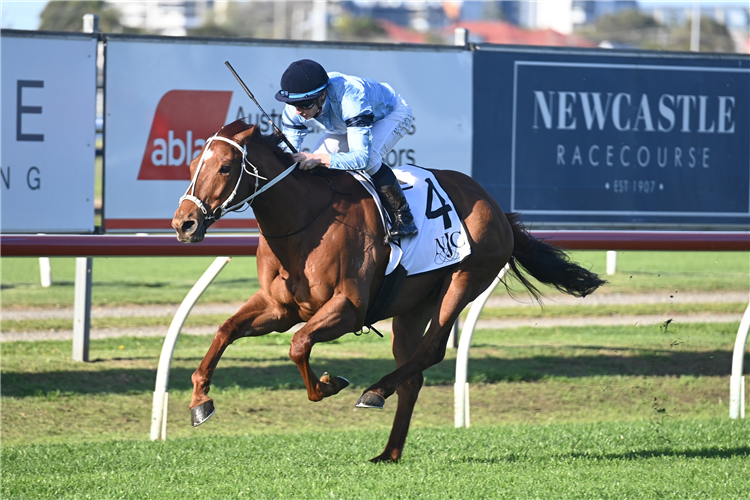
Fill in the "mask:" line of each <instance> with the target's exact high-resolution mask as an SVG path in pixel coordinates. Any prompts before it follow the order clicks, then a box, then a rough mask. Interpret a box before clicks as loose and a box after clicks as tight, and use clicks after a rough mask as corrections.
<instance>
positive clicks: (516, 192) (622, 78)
mask: <svg viewBox="0 0 750 500" xmlns="http://www.w3.org/2000/svg"><path fill="white" fill-rule="evenodd" d="M603 52H604V51H598V53H597V52H594V53H591V52H589V54H590V56H589V57H580V56H577V57H576V56H575V55H571V54H565V53H561V52H560V51H558V52H553V51H548V52H546V53H545V52H544V51H537V52H535V53H529V54H520V55H519V54H512V55H511V54H508V53H492V54H491V55H492V56H494V57H492V59H491V60H490V58H489V57H488V56H487V54H486V53H485V54H483V57H479V59H478V62H475V64H477V66H478V67H476V68H475V77H476V73H477V72H478V73H480V74H482V75H483V78H482V79H481V80H479V81H477V80H475V95H481V94H483V92H484V91H483V90H481V89H480V90H479V91H477V88H478V87H480V88H481V87H482V86H484V85H487V82H486V79H485V78H484V73H483V72H488V73H489V72H495V73H497V74H498V76H494V75H493V78H495V79H496V80H497V81H501V82H502V83H500V85H501V88H502V89H503V90H505V92H503V93H502V97H501V98H498V99H496V100H495V105H496V106H497V107H498V108H499V109H501V110H503V111H505V112H499V113H494V114H493V117H492V118H491V119H489V120H488V119H487V118H485V121H487V122H490V121H492V122H494V126H489V125H484V124H481V125H480V124H479V123H478V122H477V120H482V118H480V117H479V111H478V109H475V116H476V117H478V118H477V120H475V127H474V131H475V144H477V141H476V136H477V133H479V134H480V135H485V134H486V135H487V136H490V135H492V134H495V135H497V136H499V135H502V136H503V139H500V141H501V143H502V144H504V145H507V149H502V150H501V152H502V153H505V154H507V156H505V158H506V159H507V163H506V164H504V165H503V167H505V168H507V172H508V174H509V175H508V177H507V178H506V179H507V184H504V183H500V182H495V183H493V184H495V189H496V191H495V194H496V195H497V196H498V197H499V198H500V199H503V198H505V200H507V201H506V202H503V203H501V204H502V205H503V206H504V207H508V208H509V209H510V210H513V211H519V212H521V213H523V215H524V219H526V220H536V221H555V222H565V221H572V220H575V221H579V222H580V221H585V222H587V223H590V224H597V223H602V222H608V223H609V222H622V223H640V222H652V223H657V224H658V223H664V224H672V223H677V224H691V225H701V224H706V225H708V224H713V223H720V224H727V225H734V224H747V221H748V220H749V216H750V188H749V186H750V137H749V133H750V132H749V131H750V123H749V121H750V69H749V68H748V64H747V62H748V61H747V58H745V59H744V65H743V64H737V61H721V60H718V59H714V60H711V59H709V58H706V59H704V60H698V59H688V58H685V57H684V56H682V57H681V58H677V57H675V58H674V59H670V58H668V57H667V56H665V55H663V54H660V55H659V56H658V57H648V56H647V55H645V54H643V55H639V56H638V57H632V58H628V57H623V56H622V55H619V56H617V57H612V56H607V55H606V54H603ZM484 59H487V61H486V62H485V61H484ZM629 59H632V60H629ZM490 62H492V64H490ZM498 62H499V64H498ZM719 63H723V64H719ZM490 68H491V69H490ZM504 99H505V100H507V102H506V101H504ZM491 102H492V101H491ZM475 103H476V98H475ZM482 104H483V105H484V106H487V104H488V103H487V101H483V103H482ZM475 105H476V104H475ZM486 116H487V114H486V113H485V117H486ZM498 116H500V120H499V121H498ZM502 141H504V142H502ZM480 154H481V150H480ZM476 155H477V152H476V150H475V160H476ZM477 167H478V168H479V171H478V169H477ZM503 167H501V168H503ZM490 168H492V167H490ZM484 169H485V166H484V165H483V164H480V163H477V162H476V161H475V169H474V172H473V173H474V175H475V176H477V175H479V176H480V177H483V176H484V175H485V174H484V173H483V172H486V171H484ZM486 175H487V176H488V177H489V176H491V175H494V176H495V177H496V178H497V172H494V173H490V172H487V173H486ZM500 177H502V174H500Z"/></svg>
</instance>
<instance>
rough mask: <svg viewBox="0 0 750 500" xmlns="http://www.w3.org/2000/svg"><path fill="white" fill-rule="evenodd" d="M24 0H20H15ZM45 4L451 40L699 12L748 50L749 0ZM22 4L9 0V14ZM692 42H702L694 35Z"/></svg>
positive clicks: (158, 23) (681, 43) (271, 30)
mask: <svg viewBox="0 0 750 500" xmlns="http://www.w3.org/2000/svg"><path fill="white" fill-rule="evenodd" d="M16 3H17V4H20V3H22V2H16ZM24 3H26V2H24ZM28 3H36V4H42V5H43V8H42V9H41V15H40V19H39V25H38V29H44V30H74V31H78V30H80V27H81V17H82V15H83V14H85V13H95V14H98V15H99V16H100V29H101V31H104V32H116V33H117V32H119V33H128V32H131V33H151V34H158V35H169V36H184V35H200V36H219V37H252V38H268V39H298V40H339V41H362V42H390V43H433V44H452V43H453V37H454V35H453V33H454V30H455V28H457V27H463V28H467V29H468V30H469V41H470V42H486V43H502V44H519V45H548V46H576V47H596V46H599V47H623V48H632V49H651V50H690V49H691V39H690V26H691V22H692V19H693V17H694V15H696V19H700V37H699V41H698V46H696V47H694V49H697V48H699V49H700V50H701V51H705V52H741V53H750V3H749V2H747V1H736V0H726V1H722V0H718V1H707V0H704V1H700V2H687V1H685V2H667V1H661V2H660V1H656V0H641V1H636V0H609V1H590V0H535V1H528V0H524V1H510V0H506V1H480V0H463V1H461V0H445V1H440V0H424V1H414V0H411V1H399V0H286V1H285V0H276V1H268V0H244V1H242V0H235V1H229V0H203V1H199V0H195V1H184V0H162V1H127V0H105V1H66V2H48V3H44V2H28ZM14 4H15V3H9V2H3V27H6V28H7V27H14V26H8V25H7V23H6V15H5V12H6V10H8V9H11V8H13V7H14ZM694 43H695V41H694Z"/></svg>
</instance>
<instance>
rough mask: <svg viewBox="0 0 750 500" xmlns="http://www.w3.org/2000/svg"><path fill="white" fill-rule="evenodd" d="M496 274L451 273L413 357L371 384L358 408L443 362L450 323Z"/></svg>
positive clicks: (390, 392) (482, 272) (382, 398)
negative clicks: (364, 402) (362, 403)
mask: <svg viewBox="0 0 750 500" xmlns="http://www.w3.org/2000/svg"><path fill="white" fill-rule="evenodd" d="M498 262H503V264H504V262H505V261H500V260H498ZM496 272H499V269H498V270H495V269H494V268H491V269H478V270H472V271H470V272H469V271H464V270H457V271H456V272H454V273H453V275H452V276H451V277H450V279H448V280H447V282H446V284H445V285H444V289H443V290H442V291H441V293H440V297H439V299H438V304H439V305H438V306H437V307H436V308H435V310H434V311H433V314H432V318H431V321H430V327H429V328H428V329H427V332H426V333H425V334H424V336H423V337H422V338H421V340H420V342H419V346H418V347H417V349H416V351H415V352H414V355H413V356H412V357H411V359H409V360H408V361H407V362H406V363H404V364H403V365H401V366H399V367H398V368H396V370H394V371H393V372H391V373H389V374H388V375H386V376H384V377H383V378H381V379H380V380H379V381H378V382H376V383H375V384H373V385H371V386H370V387H369V388H368V389H367V390H366V391H365V392H364V393H363V394H362V396H361V397H360V398H359V401H358V402H357V406H361V404H360V403H361V402H363V401H374V400H380V401H381V402H384V401H385V399H387V398H388V397H389V396H391V395H392V394H393V393H394V392H396V389H397V388H398V387H399V386H400V385H401V384H402V383H403V382H404V381H405V380H407V379H409V378H411V377H413V376H414V375H416V374H418V373H422V372H423V371H424V370H426V369H427V368H429V367H430V366H433V365H435V364H437V363H439V362H440V361H442V360H443V357H445V349H446V344H447V343H448V337H449V336H450V332H451V329H452V328H453V323H455V322H456V320H457V319H458V316H459V314H460V313H461V311H462V310H463V309H464V308H465V307H466V306H467V305H468V303H469V302H471V301H472V300H474V299H475V298H476V297H477V296H478V295H479V294H480V293H481V292H482V291H483V290H485V289H486V288H487V287H488V286H489V285H490V283H491V282H492V279H494V273H496ZM381 406H382V405H381Z"/></svg>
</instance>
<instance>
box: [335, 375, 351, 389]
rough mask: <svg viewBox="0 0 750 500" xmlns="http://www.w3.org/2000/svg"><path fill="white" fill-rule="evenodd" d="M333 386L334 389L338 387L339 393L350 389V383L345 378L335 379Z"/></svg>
mask: <svg viewBox="0 0 750 500" xmlns="http://www.w3.org/2000/svg"><path fill="white" fill-rule="evenodd" d="M333 385H334V387H336V386H338V388H339V391H341V390H343V389H345V388H346V387H349V381H348V380H346V379H345V378H344V377H333Z"/></svg>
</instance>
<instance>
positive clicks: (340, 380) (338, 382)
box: [320, 372, 349, 394]
mask: <svg viewBox="0 0 750 500" xmlns="http://www.w3.org/2000/svg"><path fill="white" fill-rule="evenodd" d="M320 381H321V382H322V383H324V384H327V385H330V386H331V387H333V388H334V390H335V391H336V392H335V393H334V394H338V393H339V392H341V390H342V389H344V388H346V387H348V386H349V381H348V380H347V379H345V378H344V377H331V376H330V375H328V372H325V373H323V375H321V377H320Z"/></svg>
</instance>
